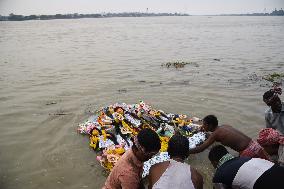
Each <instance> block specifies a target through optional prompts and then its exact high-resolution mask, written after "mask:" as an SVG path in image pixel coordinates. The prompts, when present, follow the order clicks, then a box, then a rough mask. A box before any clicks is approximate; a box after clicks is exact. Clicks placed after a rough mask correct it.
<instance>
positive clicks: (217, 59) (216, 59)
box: [213, 58, 221, 62]
mask: <svg viewBox="0 0 284 189" xmlns="http://www.w3.org/2000/svg"><path fill="white" fill-rule="evenodd" d="M213 60H215V61H218V62H220V61H221V59H219V58H214V59H213Z"/></svg>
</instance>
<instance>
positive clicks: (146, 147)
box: [132, 129, 161, 162]
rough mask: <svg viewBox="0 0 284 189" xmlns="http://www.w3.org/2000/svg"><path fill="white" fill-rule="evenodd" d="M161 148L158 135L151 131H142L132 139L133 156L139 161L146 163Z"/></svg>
mask: <svg viewBox="0 0 284 189" xmlns="http://www.w3.org/2000/svg"><path fill="white" fill-rule="evenodd" d="M160 148H161V142H160V138H159V136H158V134H157V133H156V132H155V131H153V130H152V129H143V130H141V131H140V132H139V133H138V135H137V136H136V137H135V139H134V144H133V146H132V149H133V152H134V154H135V156H136V157H137V158H138V159H139V160H140V161H143V162H144V161H147V160H149V159H150V158H152V156H154V155H155V154H157V153H158V152H159V150H160Z"/></svg>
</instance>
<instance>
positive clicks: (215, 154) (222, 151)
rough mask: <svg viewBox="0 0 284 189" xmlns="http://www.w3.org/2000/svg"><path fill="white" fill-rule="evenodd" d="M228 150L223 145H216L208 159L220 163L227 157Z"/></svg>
mask: <svg viewBox="0 0 284 189" xmlns="http://www.w3.org/2000/svg"><path fill="white" fill-rule="evenodd" d="M227 153H229V152H228V150H227V149H226V148H225V147H224V146H222V145H216V146H214V147H212V148H211V150H210V152H209V154H208V159H209V160H210V161H217V162H218V161H219V160H220V159H221V158H222V157H223V156H224V155H226V154H227Z"/></svg>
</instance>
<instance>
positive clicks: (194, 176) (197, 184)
mask: <svg viewBox="0 0 284 189" xmlns="http://www.w3.org/2000/svg"><path fill="white" fill-rule="evenodd" d="M190 171H191V180H192V183H193V185H194V188H195V189H203V177H202V176H201V174H200V173H199V172H198V171H197V170H196V169H194V168H193V167H190Z"/></svg>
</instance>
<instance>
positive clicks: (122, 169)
mask: <svg viewBox="0 0 284 189" xmlns="http://www.w3.org/2000/svg"><path fill="white" fill-rule="evenodd" d="M142 172H143V162H141V161H139V160H138V159H137V158H136V156H135V155H134V153H133V151H132V149H129V150H128V151H126V152H125V154H123V156H122V157H121V158H120V159H119V160H118V162H117V163H116V165H115V166H114V168H113V169H112V171H111V173H110V175H109V176H108V178H107V180H106V182H105V185H104V186H103V189H121V188H123V189H137V188H138V187H139V184H140V181H141V178H142Z"/></svg>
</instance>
